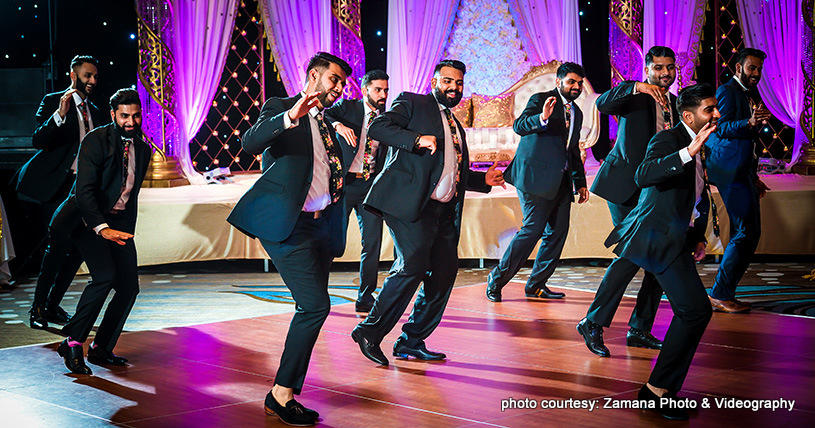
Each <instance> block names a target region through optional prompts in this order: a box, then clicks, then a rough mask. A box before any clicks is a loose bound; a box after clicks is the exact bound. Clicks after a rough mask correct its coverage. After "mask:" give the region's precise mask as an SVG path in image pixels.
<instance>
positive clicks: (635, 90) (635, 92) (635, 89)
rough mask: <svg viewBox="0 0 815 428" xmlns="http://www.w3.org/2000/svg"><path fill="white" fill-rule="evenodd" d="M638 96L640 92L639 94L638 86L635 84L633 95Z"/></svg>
mask: <svg viewBox="0 0 815 428" xmlns="http://www.w3.org/2000/svg"><path fill="white" fill-rule="evenodd" d="M637 94H639V92H637V84H636V83H634V90H633V91H631V95H637Z"/></svg>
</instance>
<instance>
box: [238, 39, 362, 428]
mask: <svg viewBox="0 0 815 428" xmlns="http://www.w3.org/2000/svg"><path fill="white" fill-rule="evenodd" d="M351 71H352V70H351V67H350V66H349V65H348V63H346V62H345V61H343V60H342V59H340V58H338V57H336V56H334V55H331V54H329V53H325V52H318V53H317V54H316V55H314V56H313V57H312V58H311V60H309V63H308V66H307V68H306V79H307V83H306V87H305V89H304V90H303V92H301V93H299V94H297V95H295V96H294V97H291V98H269V99H268V100H266V102H265V103H264V104H263V108H262V109H261V112H260V117H259V118H258V121H257V122H256V123H255V124H254V125H252V128H251V129H249V131H247V132H246V134H245V135H244V138H243V144H242V146H243V149H244V150H246V151H247V152H248V153H251V154H253V155H258V154H261V153H262V154H263V160H262V165H263V175H261V176H260V178H259V179H258V181H257V182H255V184H254V185H253V186H252V188H251V189H249V190H248V191H247V192H246V194H244V195H243V196H242V197H241V199H240V200H239V201H238V203H237V205H235V208H234V209H233V210H232V212H231V213H230V214H229V217H228V218H227V221H228V222H229V223H230V224H232V225H233V226H235V227H236V228H237V229H238V230H240V231H242V232H244V233H246V234H247V235H249V236H250V237H253V238H255V237H256V238H258V239H260V243H261V244H262V245H263V248H264V249H265V250H266V253H268V254H269V258H271V259H272V262H273V263H274V265H275V267H276V268H277V271H278V272H279V273H280V276H281V277H282V278H283V282H285V284H286V287H287V288H288V289H289V291H290V292H291V295H292V298H293V299H294V302H295V307H296V312H295V314H294V317H292V320H291V324H290V325H289V331H288V334H287V335H286V344H285V345H284V348H283V354H282V355H281V357H280V366H279V367H278V370H277V375H276V376H275V380H274V386H273V387H272V390H271V391H269V393H268V394H266V401H265V403H264V406H265V410H266V413H268V414H276V415H277V417H278V418H280V419H281V420H282V421H283V422H284V423H286V424H289V425H295V426H311V425H314V424H315V423H316V421H317V419H318V417H319V414H318V413H317V412H316V411H314V410H311V409H309V408H306V407H305V406H303V405H302V404H300V403H298V402H297V401H296V400H295V399H294V394H300V391H301V390H302V388H303V383H304V381H305V377H306V371H307V370H308V363H309V360H310V359H311V352H312V350H313V349H314V344H315V343H316V341H317V336H318V335H319V334H320V328H322V325H323V323H324V322H325V319H326V317H328V313H329V311H330V310H331V299H330V297H329V295H328V274H329V271H330V268H331V261H332V260H333V259H334V257H338V256H341V255H342V253H343V251H344V250H345V233H346V224H347V220H348V215H347V214H346V212H345V204H344V200H343V192H344V190H345V189H344V176H345V169H344V167H343V159H342V151H341V149H340V147H339V142H338V141H337V139H336V137H335V136H334V132H331V128H330V127H331V124H329V123H328V122H326V120H325V118H324V117H323V109H324V108H326V107H329V106H331V105H332V104H334V101H336V100H337V99H338V98H339V97H340V96H341V95H342V90H343V88H344V87H345V84H346V79H347V77H348V75H350V74H351Z"/></svg>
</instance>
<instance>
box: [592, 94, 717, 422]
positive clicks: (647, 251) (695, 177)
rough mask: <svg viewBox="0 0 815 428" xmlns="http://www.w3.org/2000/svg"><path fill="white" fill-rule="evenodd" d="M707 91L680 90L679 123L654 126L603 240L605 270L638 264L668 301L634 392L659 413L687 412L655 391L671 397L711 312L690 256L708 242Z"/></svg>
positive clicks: (712, 117) (712, 104) (711, 124)
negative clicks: (623, 208) (618, 215)
mask: <svg viewBox="0 0 815 428" xmlns="http://www.w3.org/2000/svg"><path fill="white" fill-rule="evenodd" d="M714 95H715V91H714V90H713V88H712V87H711V86H709V85H705V84H701V85H693V86H689V87H687V88H684V89H682V90H681V91H679V98H678V99H677V103H676V106H677V109H678V110H679V111H680V115H681V121H680V124H679V125H677V126H674V127H673V128H671V129H668V130H665V131H661V132H659V133H657V134H656V135H655V136H654V137H653V138H652V139H651V141H650V142H649V143H648V149H647V150H646V153H645V158H644V159H643V161H642V163H641V164H640V166H639V167H638V168H637V171H636V172H635V174H634V181H635V182H636V183H637V185H638V186H639V187H641V188H642V192H641V193H640V197H639V200H638V201H637V206H636V207H634V209H633V210H632V211H631V213H630V214H629V215H628V216H626V217H625V219H624V220H623V221H622V222H620V224H618V225H617V226H616V227H615V228H614V230H612V231H611V234H610V235H609V236H608V238H607V239H606V242H605V244H606V246H611V245H614V244H617V246H616V247H615V248H614V253H616V254H617V255H618V256H619V259H616V260H615V262H614V263H612V264H611V265H610V266H609V267H608V270H606V274H605V276H606V277H608V276H611V277H614V276H619V275H620V274H619V273H618V272H615V271H616V270H621V271H630V270H632V269H634V270H636V267H637V266H638V267H641V268H643V269H645V270H646V271H648V272H651V273H653V274H654V276H655V277H656V279H657V281H658V282H659V284H660V286H662V289H663V290H665V294H666V295H667V296H668V301H669V302H670V303H671V307H672V308H673V312H674V316H673V318H672V319H671V325H670V326H669V327H668V332H667V333H666V334H665V343H664V344H663V346H662V350H661V351H660V353H659V356H658V357H657V360H656V363H655V364H654V369H653V370H652V371H651V376H650V377H649V379H648V382H647V383H646V384H645V385H643V386H642V388H641V389H640V391H639V395H638V400H644V401H648V402H650V404H649V405H650V406H652V407H650V408H651V409H653V410H654V411H656V412H657V413H659V414H660V415H661V416H662V417H664V418H666V419H675V420H687V419H688V413H687V411H686V410H685V409H683V408H677V407H672V406H670V405H663V404H662V403H661V400H660V398H668V397H670V398H674V399H675V398H676V394H677V392H679V390H680V389H682V384H683V383H684V381H685V377H686V376H687V374H688V369H689V368H690V364H691V361H692V360H693V355H694V354H695V353H696V348H697V347H698V346H699V341H700V340H701V339H702V335H703V334H704V332H705V328H706V327H707V324H708V322H709V321H710V317H711V314H712V311H711V309H710V303H709V302H708V299H707V294H706V293H705V286H704V284H702V280H701V279H700V278H699V274H698V273H697V272H696V262H698V261H700V260H702V258H703V257H704V256H705V246H706V244H707V242H706V240H705V229H706V228H707V218H708V217H707V215H708V211H709V208H710V200H709V198H708V195H709V194H710V189H709V187H708V184H707V182H706V180H705V156H704V153H703V151H702V148H703V147H702V146H703V145H704V144H705V141H707V139H708V137H709V136H711V135H712V133H713V132H714V131H715V130H716V121H717V119H718V118H719V112H718V111H717V110H716V98H715V96H714ZM603 281H606V279H605V278H604V279H603Z"/></svg>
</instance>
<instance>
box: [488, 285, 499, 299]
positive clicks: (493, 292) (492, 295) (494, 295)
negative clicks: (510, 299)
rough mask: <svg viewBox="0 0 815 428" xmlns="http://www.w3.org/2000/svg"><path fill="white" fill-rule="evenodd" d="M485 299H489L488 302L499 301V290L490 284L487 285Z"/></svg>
mask: <svg viewBox="0 0 815 428" xmlns="http://www.w3.org/2000/svg"><path fill="white" fill-rule="evenodd" d="M487 299H489V301H490V302H500V301H501V289H500V288H498V287H496V286H495V285H493V284H492V283H490V282H488V283H487Z"/></svg>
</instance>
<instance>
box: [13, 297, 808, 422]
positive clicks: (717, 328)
mask: <svg viewBox="0 0 815 428" xmlns="http://www.w3.org/2000/svg"><path fill="white" fill-rule="evenodd" d="M566 292H567V297H566V299H564V300H560V301H541V300H532V299H526V298H524V297H523V287H522V284H521V283H511V284H510V285H509V286H508V287H507V288H505V290H504V301H503V302H502V303H491V302H488V301H487V300H486V298H485V297H484V284H483V283H480V284H472V285H464V286H459V287H456V288H455V289H454V290H453V294H452V297H451V299H450V304H449V307H448V309H447V312H446V313H445V316H444V319H443V320H442V323H441V325H440V326H439V328H438V329H437V330H436V332H435V333H434V334H433V335H432V336H431V337H430V338H429V339H428V341H427V343H428V347H429V348H430V349H433V350H439V351H442V352H445V353H446V354H447V356H448V358H447V360H446V361H443V362H436V363H427V362H419V361H415V360H395V359H394V358H392V357H390V360H391V365H390V366H389V367H381V366H377V365H375V364H374V363H372V362H370V361H368V360H367V359H366V358H365V357H363V356H362V354H361V353H360V352H359V349H358V348H357V346H356V344H355V343H354V342H353V341H352V340H351V338H350V337H349V333H350V331H351V330H352V328H353V327H354V325H355V324H356V323H358V322H359V321H360V318H359V315H357V314H356V313H354V312H353V305H352V304H340V305H335V306H333V308H332V311H331V315H330V316H329V317H328V320H327V322H326V324H325V326H324V328H323V330H322V333H321V335H320V337H319V341H318V343H317V346H316V347H315V350H314V354H313V356H312V359H311V365H310V370H309V373H308V376H307V378H306V385H305V387H304V389H303V393H302V395H301V396H300V397H299V400H300V401H301V402H302V403H304V404H305V405H306V406H308V407H311V408H314V409H317V410H318V411H319V412H320V413H321V420H320V422H319V424H318V426H321V427H405V426H410V427H462V426H471V427H479V426H491V427H530V426H535V427H537V426H543V427H548V426H553V427H562V426H569V427H582V426H587V427H588V426H591V427H596V426H632V427H633V426H670V425H680V424H682V423H675V424H672V423H669V422H668V421H665V420H663V419H661V418H659V417H658V416H657V415H656V414H654V413H652V412H647V411H641V410H636V409H615V408H607V407H606V406H615V405H618V406H619V405H625V404H626V403H630V401H626V400H633V399H635V398H636V395H637V390H638V389H639V387H640V386H641V384H642V383H643V382H644V381H645V380H647V377H648V374H649V372H650V371H651V367H652V366H653V364H654V361H655V359H656V356H657V351H652V350H646V349H639V348H628V347H626V346H625V332H626V326H625V322H626V320H627V316H628V314H629V313H630V311H631V309H632V306H633V299H632V298H628V297H627V298H625V299H624V300H623V303H622V305H621V307H620V310H619V314H618V317H617V320H615V323H614V324H612V327H611V328H609V329H606V343H607V345H608V346H609V348H610V350H611V353H612V357H611V358H599V357H596V356H595V355H593V354H591V353H590V352H589V351H588V350H587V349H586V347H585V345H584V343H583V340H582V338H581V337H580V336H579V335H578V333H577V332H576V331H575V324H576V323H577V322H578V321H579V320H580V318H582V317H583V315H584V314H585V311H586V308H587V307H588V306H589V304H590V302H591V300H592V298H593V293H592V292H590V291H577V290H574V289H568V290H566ZM168 311H171V308H168ZM670 316H671V310H670V307H669V305H668V303H667V302H666V301H663V303H662V307H661V308H660V311H659V314H658V318H657V321H656V324H655V327H654V333H655V334H656V335H657V336H658V337H663V336H664V334H665V330H666V329H667V326H668V323H669V320H670ZM290 318H291V313H280V314H275V315H268V316H254V317H250V318H245V319H238V320H231V321H222V322H215V323H210V324H202V325H194V326H186V327H174V328H164V329H158V330H147V331H131V332H126V333H124V334H123V336H122V337H121V339H120V340H119V344H118V345H117V347H116V352H117V353H118V354H121V355H124V356H127V357H128V358H129V359H130V365H129V366H128V367H126V368H116V369H107V368H104V367H100V366H96V365H91V366H90V367H91V368H92V369H93V370H94V375H93V376H80V375H72V374H69V373H67V370H65V368H64V367H63V365H62V364H61V361H60V358H59V357H58V356H57V355H56V352H55V349H56V346H57V343H56V342H55V343H50V344H45V345H31V346H23V347H16V348H9V349H3V350H0V361H2V365H0V375H1V376H0V407H2V409H0V411H2V420H3V425H4V426H81V427H92V426H109V425H111V424H116V425H120V426H128V427H151V428H153V427H248V426H253V427H257V426H282V425H281V423H280V422H279V421H278V420H277V418H276V417H273V416H267V415H265V414H264V411H263V398H264V396H265V394H266V392H267V391H268V390H269V389H270V388H271V386H272V384H273V381H274V380H273V378H272V376H273V375H274V372H275V370H276V368H277V364H278V361H279V357H280V352H281V349H282V346H283V342H284V334H285V331H286V329H287V324H288V322H289V320H290ZM403 321H404V319H403ZM397 335H398V328H397V331H394V332H392V333H391V334H390V335H388V336H387V337H386V339H385V341H384V342H383V344H382V347H383V350H385V351H386V354H387V355H390V352H389V351H390V349H391V347H392V345H393V341H394V340H395V339H396V337H397ZM813 343H815V319H812V318H808V317H798V316H787V315H779V314H774V313H768V312H762V311H755V312H754V313H752V314H749V315H729V314H721V313H715V314H714V315H713V319H712V320H711V322H710V325H709V327H708V329H707V331H706V333H705V335H704V337H703V339H702V343H701V345H700V346H699V349H698V351H697V353H696V358H695V359H694V361H693V365H692V367H691V369H690V373H689V375H688V378H687V380H686V381H685V385H684V389H683V391H682V393H681V394H680V396H683V397H687V398H690V399H692V400H695V401H696V402H697V403H698V408H697V409H695V410H692V411H691V420H690V425H691V426H699V427H721V426H741V427H768V426H811V424H812V420H813V419H815V398H813V395H812V391H813V389H814V387H815V370H813V367H815V347H813ZM527 399H528V400H527ZM780 399H784V400H787V402H789V401H793V400H794V404H793V405H792V409H791V410H788V408H784V409H776V410H772V409H764V408H762V409H758V410H753V409H750V408H736V406H745V405H746V406H747V407H750V406H754V405H755V406H760V405H766V404H772V403H776V404H777V403H779V401H765V400H780ZM510 400H515V401H514V402H512V401H510ZM576 400H587V401H583V402H578V401H576ZM513 403H514V405H515V407H514V408H513V407H511V406H510V407H507V406H508V405H510V404H513ZM530 403H534V405H535V406H536V407H535V408H518V407H519V404H524V405H525V406H526V407H531V404H530ZM578 403H579V404H584V403H587V404H588V405H592V404H593V405H594V406H595V407H594V409H593V410H587V409H584V408H575V407H576V404H578ZM705 403H706V404H707V406H706V405H705ZM542 404H543V405H544V406H547V407H567V408H541V405H542ZM570 405H571V406H572V408H568V407H569V406H570ZM502 407H504V408H503V409H502Z"/></svg>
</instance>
